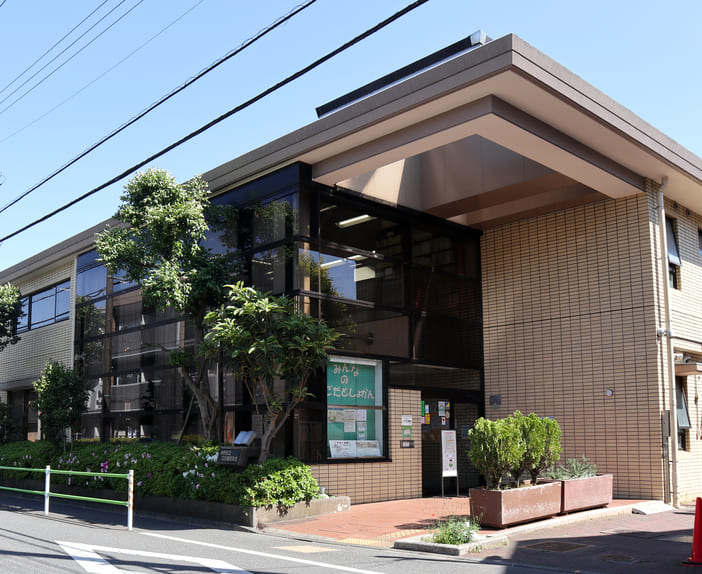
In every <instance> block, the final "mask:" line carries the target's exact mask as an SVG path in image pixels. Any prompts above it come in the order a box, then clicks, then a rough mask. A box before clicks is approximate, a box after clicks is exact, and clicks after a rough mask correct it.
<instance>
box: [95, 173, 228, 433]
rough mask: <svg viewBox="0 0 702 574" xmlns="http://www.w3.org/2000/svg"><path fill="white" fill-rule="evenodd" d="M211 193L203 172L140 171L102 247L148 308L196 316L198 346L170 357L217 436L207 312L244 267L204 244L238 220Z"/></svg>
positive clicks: (101, 251)
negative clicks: (185, 176)
mask: <svg viewBox="0 0 702 574" xmlns="http://www.w3.org/2000/svg"><path fill="white" fill-rule="evenodd" d="M207 195H208V189H207V184H206V182H205V181H204V180H203V179H202V178H200V177H196V178H194V179H193V180H191V181H189V182H187V183H186V184H179V183H177V182H176V181H175V179H174V178H173V176H172V175H170V174H169V173H168V172H166V171H165V170H156V169H153V170H148V171H146V172H141V173H138V174H136V176H134V178H132V179H131V180H130V181H129V182H128V183H127V185H126V186H125V193H124V194H123V195H122V198H121V199H122V204H121V205H120V207H119V208H118V210H117V213H116V214H115V216H114V217H115V219H116V220H117V221H119V222H120V224H121V225H120V226H115V227H110V228H108V229H107V230H105V231H104V232H103V233H101V234H99V236H98V238H97V242H96V246H97V251H98V253H99V254H100V257H101V259H102V261H103V262H104V263H105V265H106V266H107V268H108V269H109V270H110V272H111V273H116V272H117V271H118V270H119V271H120V272H121V273H122V274H123V275H124V276H126V277H127V278H128V279H129V280H131V281H134V282H136V283H138V284H139V285H140V286H141V290H142V297H143V299H144V303H145V304H146V305H151V306H153V307H155V308H157V309H159V310H165V309H167V308H173V309H175V310H176V311H177V312H178V313H180V314H183V315H184V316H187V317H189V318H190V319H191V320H192V322H193V327H194V330H195V351H194V352H193V353H186V352H185V351H184V350H182V349H180V350H177V351H176V352H174V353H172V355H171V362H172V363H173V364H174V365H176V366H177V367H178V368H179V371H180V374H181V376H182V379H183V381H184V383H185V385H186V387H187V388H188V389H189V390H190V392H191V393H192V394H193V395H194V397H195V398H196V399H197V402H198V406H199V410H200V419H201V422H202V427H203V431H204V433H205V437H206V438H207V439H211V438H213V433H214V427H215V424H216V421H217V417H218V407H217V403H216V401H215V400H214V399H213V397H212V393H211V392H210V387H209V381H208V379H207V357H205V356H204V355H203V354H202V353H200V352H199V345H200V343H201V342H202V341H203V339H204V330H203V321H204V318H205V315H206V314H207V312H208V311H209V310H210V309H211V308H212V307H214V306H217V305H219V304H221V303H222V301H224V298H225V295H226V289H225V287H224V286H225V285H226V284H227V283H231V282H232V281H233V279H234V276H235V274H236V272H237V271H238V270H239V268H240V264H239V259H238V255H237V254H236V252H228V253H215V252H212V251H211V250H210V249H208V248H206V247H204V246H203V240H204V238H205V236H206V233H207V231H208V229H210V227H211V226H212V224H213V222H215V223H217V222H221V221H222V220H225V219H226V217H231V213H229V214H227V216H222V214H221V213H220V212H219V211H217V212H216V211H215V208H214V207H213V206H211V204H210V203H209V201H208V199H207ZM208 219H209V221H208ZM193 366H194V368H191V367H193Z"/></svg>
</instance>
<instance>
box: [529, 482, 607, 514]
mask: <svg viewBox="0 0 702 574" xmlns="http://www.w3.org/2000/svg"><path fill="white" fill-rule="evenodd" d="M546 482H560V483H561V485H562V495H561V514H567V513H568V512H575V511H577V510H585V509H587V508H597V507H598V506H607V505H608V504H609V503H610V502H612V488H613V484H614V476H613V475H612V474H598V475H597V476H589V477H587V478H569V479H567V480H555V479H554V480H549V479H545V480H543V484H545V483H546Z"/></svg>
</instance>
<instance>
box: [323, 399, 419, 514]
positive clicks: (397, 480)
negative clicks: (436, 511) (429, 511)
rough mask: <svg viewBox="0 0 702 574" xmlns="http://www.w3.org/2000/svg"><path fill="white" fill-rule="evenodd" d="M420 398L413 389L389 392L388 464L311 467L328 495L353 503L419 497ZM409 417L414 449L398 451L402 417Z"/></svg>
mask: <svg viewBox="0 0 702 574" xmlns="http://www.w3.org/2000/svg"><path fill="white" fill-rule="evenodd" d="M420 411H421V396H420V392H419V391H416V390H412V389H389V391H388V423H389V424H388V427H389V429H388V435H389V438H388V441H389V442H388V445H387V446H388V453H389V455H390V459H391V460H390V461H382V462H363V463H351V464H343V463H340V464H336V463H332V464H317V465H312V473H313V474H314V476H315V478H316V479H317V481H318V482H319V485H320V486H323V487H324V488H325V490H326V492H327V494H330V495H337V496H350V497H351V503H352V504H363V503H367V502H382V501H384V500H398V499H403V498H421V496H422V440H421V438H422V426H421V418H420ZM402 415H412V437H413V440H414V444H415V448H400V438H401V424H400V423H401V416H402Z"/></svg>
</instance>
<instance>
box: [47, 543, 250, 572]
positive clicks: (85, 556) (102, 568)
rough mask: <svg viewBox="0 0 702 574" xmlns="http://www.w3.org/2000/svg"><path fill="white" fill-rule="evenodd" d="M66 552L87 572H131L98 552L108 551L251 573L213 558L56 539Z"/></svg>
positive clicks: (216, 569)
mask: <svg viewBox="0 0 702 574" xmlns="http://www.w3.org/2000/svg"><path fill="white" fill-rule="evenodd" d="M56 544H58V545H59V546H60V547H61V548H63V550H64V552H66V554H68V555H69V556H71V558H73V559H74V560H75V561H76V562H78V564H80V566H81V567H82V568H83V570H85V571H86V572H89V573H90V574H130V573H129V572H127V571H126V570H121V569H119V568H117V567H116V566H113V565H112V564H110V563H109V562H108V561H107V560H105V559H104V558H102V557H101V556H100V555H99V554H98V552H108V553H110V554H123V555H125V556H138V557H140V558H156V559H158V560H172V561H174V562H188V563H191V564H199V565H200V566H204V567H205V568H209V569H210V570H212V571H213V572H217V573H218V574H251V573H250V572H249V571H248V570H243V569H242V568H239V567H238V566H233V565H232V564H229V563H228V562H224V561H223V560H214V559H212V558H197V557H194V556H178V555H176V554H161V553H160V552H146V551H144V550H132V549H129V548H110V547H108V546H95V545H92V544H79V543H78V542H61V541H58V540H57V541H56Z"/></svg>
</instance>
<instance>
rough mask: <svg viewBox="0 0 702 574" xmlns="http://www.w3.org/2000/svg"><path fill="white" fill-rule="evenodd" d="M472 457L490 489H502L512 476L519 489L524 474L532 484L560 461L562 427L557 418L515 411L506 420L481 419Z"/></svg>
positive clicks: (475, 429) (475, 431)
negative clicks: (501, 484)
mask: <svg viewBox="0 0 702 574" xmlns="http://www.w3.org/2000/svg"><path fill="white" fill-rule="evenodd" d="M468 434H469V437H470V441H471V446H470V449H469V450H468V458H469V459H470V461H471V462H472V463H473V465H474V466H475V467H476V468H477V469H478V470H479V471H480V473H481V474H482V475H483V476H484V477H485V479H486V481H487V485H488V488H500V482H501V480H502V477H503V476H504V475H505V474H506V473H508V472H509V473H510V474H511V475H512V476H513V477H514V479H515V481H516V483H517V486H519V480H520V479H521V476H522V474H524V472H529V474H530V475H531V479H532V483H533V484H536V480H537V478H538V476H539V474H540V473H541V472H543V471H544V470H545V469H546V468H548V467H549V466H551V465H553V463H554V462H555V461H556V460H558V458H559V457H560V452H561V428H560V426H559V425H558V422H556V421H555V420H554V419H547V418H541V417H539V416H537V415H536V414H534V413H531V414H530V415H529V416H524V415H523V414H522V413H521V412H519V411H515V412H514V414H513V415H510V416H508V417H506V418H503V419H497V420H495V421H489V420H487V419H484V418H482V417H481V418H479V419H478V420H477V421H476V422H475V426H474V427H473V428H472V429H471V430H470V431H469V433H468Z"/></svg>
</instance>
